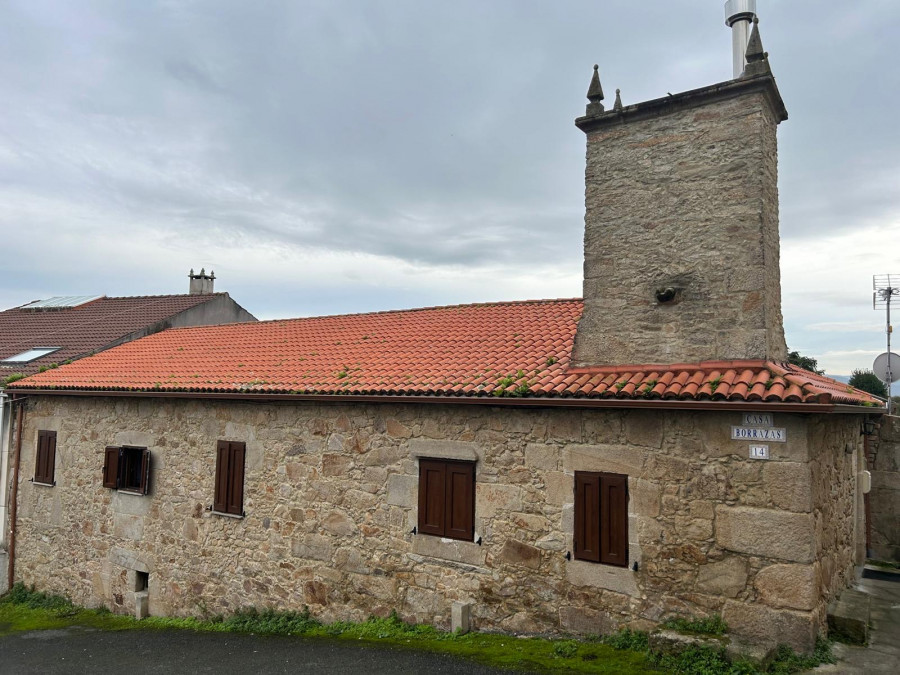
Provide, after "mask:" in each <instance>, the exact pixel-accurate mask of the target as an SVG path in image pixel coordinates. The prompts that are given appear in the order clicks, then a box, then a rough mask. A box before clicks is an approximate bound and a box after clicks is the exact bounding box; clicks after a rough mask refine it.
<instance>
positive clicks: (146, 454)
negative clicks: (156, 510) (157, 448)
mask: <svg viewBox="0 0 900 675" xmlns="http://www.w3.org/2000/svg"><path fill="white" fill-rule="evenodd" d="M149 492H150V451H149V450H147V449H146V448H144V450H143V451H142V452H141V494H142V495H145V494H148V493H149Z"/></svg>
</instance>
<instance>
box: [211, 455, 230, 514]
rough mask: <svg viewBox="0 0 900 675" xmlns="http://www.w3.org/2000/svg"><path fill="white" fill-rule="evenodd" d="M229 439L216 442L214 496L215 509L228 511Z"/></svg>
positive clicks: (223, 511)
mask: <svg viewBox="0 0 900 675" xmlns="http://www.w3.org/2000/svg"><path fill="white" fill-rule="evenodd" d="M229 459H230V456H229V452H228V441H219V442H218V443H217V444H216V488H215V496H214V497H213V510H214V511H218V512H219V513H228V464H229Z"/></svg>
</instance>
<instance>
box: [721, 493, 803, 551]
mask: <svg viewBox="0 0 900 675" xmlns="http://www.w3.org/2000/svg"><path fill="white" fill-rule="evenodd" d="M814 533H815V524H814V522H813V517H812V514H809V513H790V512H787V511H778V510H775V509H760V508H755V507H750V506H725V505H722V504H720V505H718V506H716V542H717V543H718V544H719V546H721V547H722V548H725V549H728V550H729V551H736V552H738V553H749V554H751V555H757V556H762V557H765V558H778V559H782V560H789V561H792V562H801V563H808V562H812V561H813V558H814V556H815V547H814V544H815V536H814Z"/></svg>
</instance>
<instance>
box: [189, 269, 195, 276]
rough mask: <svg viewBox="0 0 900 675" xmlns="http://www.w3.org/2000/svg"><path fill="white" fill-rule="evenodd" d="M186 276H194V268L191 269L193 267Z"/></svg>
mask: <svg viewBox="0 0 900 675" xmlns="http://www.w3.org/2000/svg"><path fill="white" fill-rule="evenodd" d="M188 276H189V277H192V276H194V268H193V267H192V268H191V271H190V273H189V274H188Z"/></svg>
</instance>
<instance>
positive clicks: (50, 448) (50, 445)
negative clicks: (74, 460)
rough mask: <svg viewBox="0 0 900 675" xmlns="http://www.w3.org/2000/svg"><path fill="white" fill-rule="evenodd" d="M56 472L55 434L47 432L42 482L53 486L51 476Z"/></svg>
mask: <svg viewBox="0 0 900 675" xmlns="http://www.w3.org/2000/svg"><path fill="white" fill-rule="evenodd" d="M55 471H56V432H55V431H48V432H47V457H46V463H45V464H44V482H45V483H47V484H48V485H53V484H54V483H53V474H54V472H55Z"/></svg>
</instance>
